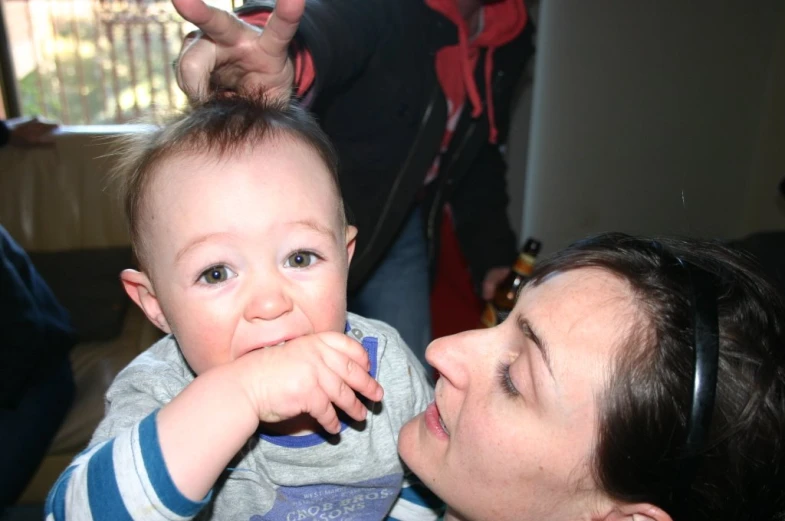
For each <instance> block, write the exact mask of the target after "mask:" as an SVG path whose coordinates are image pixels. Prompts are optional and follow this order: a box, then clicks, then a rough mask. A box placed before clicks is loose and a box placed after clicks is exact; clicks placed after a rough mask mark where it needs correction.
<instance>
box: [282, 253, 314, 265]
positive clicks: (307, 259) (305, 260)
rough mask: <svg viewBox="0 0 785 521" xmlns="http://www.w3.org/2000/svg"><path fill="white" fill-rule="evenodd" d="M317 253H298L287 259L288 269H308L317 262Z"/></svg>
mask: <svg viewBox="0 0 785 521" xmlns="http://www.w3.org/2000/svg"><path fill="white" fill-rule="evenodd" d="M317 258H318V257H317V256H316V254H315V253H313V252H310V251H296V252H294V253H292V254H291V255H289V256H288V257H287V258H286V264H285V266H286V267H287V268H307V267H308V266H310V265H311V264H313V263H314V262H316V260H317Z"/></svg>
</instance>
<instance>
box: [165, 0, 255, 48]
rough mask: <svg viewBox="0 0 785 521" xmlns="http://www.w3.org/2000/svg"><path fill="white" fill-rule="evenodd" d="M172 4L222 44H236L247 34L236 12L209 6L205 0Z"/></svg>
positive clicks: (179, 1) (182, 0)
mask: <svg viewBox="0 0 785 521" xmlns="http://www.w3.org/2000/svg"><path fill="white" fill-rule="evenodd" d="M172 5H173V6H174V8H175V10H177V12H178V13H179V14H180V16H182V17H183V18H185V19H186V20H187V21H189V22H191V23H192V24H194V25H195V26H197V27H198V28H199V29H201V30H202V32H203V33H204V34H206V35H207V36H209V37H210V38H211V39H212V40H214V41H215V42H216V43H218V44H220V45H228V46H231V45H235V44H236V43H237V42H238V41H240V40H242V38H243V37H244V36H245V31H244V29H247V28H246V27H245V24H243V22H242V21H240V19H239V18H237V17H236V16H235V15H234V13H230V12H229V11H224V10H223V9H218V8H216V7H212V6H209V5H207V4H206V3H204V0H172ZM254 35H255V34H254Z"/></svg>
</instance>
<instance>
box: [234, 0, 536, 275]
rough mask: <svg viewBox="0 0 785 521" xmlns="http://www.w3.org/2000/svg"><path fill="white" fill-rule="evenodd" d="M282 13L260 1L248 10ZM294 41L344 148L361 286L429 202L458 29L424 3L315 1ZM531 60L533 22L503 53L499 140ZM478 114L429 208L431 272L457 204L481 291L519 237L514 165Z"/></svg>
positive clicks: (319, 111) (459, 133)
mask: <svg viewBox="0 0 785 521" xmlns="http://www.w3.org/2000/svg"><path fill="white" fill-rule="evenodd" d="M272 5H273V3H272V2H270V1H268V0H256V1H254V0H251V1H250V2H246V3H245V4H244V6H243V7H242V8H240V9H239V11H238V14H239V15H240V16H242V15H243V14H244V13H248V12H252V11H254V10H257V9H271V8H272ZM296 41H297V43H298V44H299V45H303V46H305V47H306V48H307V49H308V50H309V51H310V52H311V54H312V56H313V60H314V66H315V69H316V79H315V83H314V85H313V86H312V89H315V92H314V95H315V98H314V101H313V104H312V106H311V109H312V111H313V112H314V114H315V115H316V117H317V118H318V120H319V122H320V124H321V126H322V128H323V129H324V130H325V132H326V133H327V134H328V136H329V137H330V139H331V140H332V142H333V144H334V145H335V148H336V149H337V151H338V155H339V159H340V183H341V190H342V192H343V196H344V199H345V202H346V206H347V208H348V209H349V214H350V219H351V220H352V221H353V223H354V224H356V225H357V227H358V229H359V234H358V240H357V249H356V252H355V255H354V259H353V261H352V269H351V272H350V279H349V287H350V289H353V288H355V287H357V285H359V284H360V283H361V282H362V281H363V280H364V278H365V277H366V276H367V275H368V274H369V272H370V271H371V270H372V269H373V268H374V266H375V265H376V263H378V262H379V261H380V260H381V258H382V257H383V256H384V254H385V251H386V249H387V248H388V247H389V245H390V244H391V241H392V240H393V238H394V237H395V234H396V232H397V231H398V230H399V228H400V226H401V224H402V223H403V220H404V218H405V217H406V215H407V214H408V212H409V210H410V209H411V207H412V205H413V203H414V202H415V201H416V200H417V198H418V197H423V195H422V189H423V182H424V178H425V175H426V173H427V171H428V169H429V168H430V166H431V164H432V162H433V160H434V159H435V156H436V153H437V151H438V150H439V147H440V143H441V139H442V135H443V133H444V129H445V125H446V117H447V109H446V101H445V98H444V94H443V93H442V91H441V88H440V86H439V82H438V80H437V78H436V73H435V67H434V59H435V58H434V56H435V54H436V51H437V50H438V49H440V48H442V47H444V46H446V45H454V44H455V43H456V42H457V29H456V27H455V26H454V25H453V24H452V23H451V22H450V21H449V20H447V18H445V17H444V16H442V15H441V14H439V13H437V12H435V11H433V10H431V9H430V8H428V7H427V6H426V5H425V2H424V0H308V2H307V4H306V10H305V14H304V16H303V19H302V20H301V22H300V26H299V29H298V34H297V37H296ZM532 53H533V47H532V29H531V24H529V25H527V27H526V29H525V30H524V32H523V33H522V34H521V35H520V36H519V37H518V38H517V39H515V40H514V41H513V42H511V43H510V44H508V45H506V46H504V47H500V48H498V49H496V51H495V56H494V72H493V82H492V85H493V89H494V96H493V98H494V105H495V109H496V110H495V112H496V125H497V128H498V130H499V142H500V143H503V142H504V140H505V139H506V135H507V130H508V127H509V119H510V114H509V113H510V102H511V98H512V95H513V91H514V89H515V86H516V83H517V81H518V78H519V77H520V75H521V73H522V71H523V68H524V66H525V65H526V62H527V61H528V59H529V58H530V56H531V55H532ZM484 60H485V56H484V54H483V55H482V56H481V57H480V60H479V61H478V64H477V69H476V73H477V85H478V87H479V89H480V95H481V99H483V100H484V99H485V95H484V94H485V93H484V92H483V90H484V85H485V81H484V79H483V78H482V77H481V76H480V75H481V74H482V72H481V71H483V67H484ZM309 95H310V94H309ZM470 113H471V110H470V109H466V110H464V111H463V114H462V116H461V119H460V121H459V124H458V127H457V129H456V132H455V134H454V135H453V138H452V141H451V145H450V148H449V150H448V151H447V153H446V155H445V156H444V157H443V158H442V162H441V170H440V173H439V177H438V178H437V180H436V181H434V182H432V183H430V184H429V186H428V189H427V190H426V192H425V194H424V198H423V205H424V208H423V210H424V216H425V223H424V226H425V227H426V232H427V237H428V252H429V260H430V261H431V267H432V268H433V266H434V264H435V262H434V261H435V260H436V258H437V255H438V239H439V230H440V228H439V226H440V219H441V208H442V206H443V204H444V203H445V202H449V203H450V204H451V206H452V208H453V210H454V219H455V224H456V229H457V235H458V239H459V242H460V244H461V249H462V251H463V253H464V256H465V257H466V259H467V261H468V263H469V266H470V269H471V273H472V277H473V279H474V281H475V284H477V285H479V284H480V282H481V281H482V279H483V277H484V276H485V273H486V272H487V270H488V269H490V268H492V267H495V266H508V265H509V264H510V263H511V262H512V261H513V260H514V258H515V254H516V240H515V236H514V234H513V232H512V230H511V228H510V225H509V221H508V218H507V203H508V197H507V188H506V186H507V185H506V164H505V161H504V159H503V158H502V156H501V154H500V152H499V148H498V146H496V145H492V144H489V142H488V135H489V134H488V132H489V127H488V120H487V115H485V113H483V115H482V116H481V117H480V118H478V119H473V118H472V117H471V114H470Z"/></svg>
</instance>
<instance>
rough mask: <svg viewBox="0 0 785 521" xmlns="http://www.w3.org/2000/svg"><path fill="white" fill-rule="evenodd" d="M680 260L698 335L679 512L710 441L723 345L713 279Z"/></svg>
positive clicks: (676, 493)
mask: <svg viewBox="0 0 785 521" xmlns="http://www.w3.org/2000/svg"><path fill="white" fill-rule="evenodd" d="M677 260H678V262H679V264H680V265H681V266H682V267H683V268H684V270H685V271H686V272H687V275H688V278H689V281H690V293H691V298H690V299H691V304H692V317H693V330H694V332H695V339H694V346H695V348H694V366H693V384H692V401H691V404H690V415H689V417H688V418H687V436H686V438H685V440H684V446H683V450H682V453H681V458H680V461H681V462H682V466H681V468H680V469H679V475H678V478H677V481H676V483H675V484H674V485H675V486H674V497H673V499H674V500H675V501H674V506H675V507H676V509H677V511H678V510H682V509H684V508H685V507H686V505H685V504H684V502H685V499H686V497H687V496H688V495H689V490H690V487H691V485H692V482H693V480H694V479H695V474H696V472H697V468H698V464H699V462H700V455H701V452H702V451H703V449H704V448H705V446H706V442H707V441H708V438H709V430H710V427H711V417H712V413H713V411H714V398H715V394H716V391H717V370H718V366H719V354H720V344H719V322H718V318H717V290H716V288H715V285H714V283H713V281H712V276H711V275H710V274H709V273H708V272H706V271H705V270H703V269H701V268H699V267H697V266H695V265H694V264H691V263H689V262H686V261H684V260H683V259H681V258H678V257H677ZM677 518H678V517H677Z"/></svg>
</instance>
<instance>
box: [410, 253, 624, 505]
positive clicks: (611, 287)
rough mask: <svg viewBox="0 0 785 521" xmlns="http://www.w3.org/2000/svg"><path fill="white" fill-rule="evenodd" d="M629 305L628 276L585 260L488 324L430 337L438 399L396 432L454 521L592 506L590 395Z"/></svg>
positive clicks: (597, 389)
mask: <svg viewBox="0 0 785 521" xmlns="http://www.w3.org/2000/svg"><path fill="white" fill-rule="evenodd" d="M635 309H636V308H635V305H634V302H633V298H632V292H631V289H630V288H629V287H628V286H627V285H626V283H625V282H623V281H622V280H621V279H618V278H616V277H615V276H613V275H611V274H609V273H607V272H605V271H602V270H599V269H590V268H583V269H578V270H574V271H568V272H564V273H558V274H555V275H553V276H551V277H549V278H548V279H546V280H545V281H544V282H543V283H542V284H540V285H539V286H537V287H527V288H526V289H525V290H524V291H523V292H522V293H521V296H520V298H519V300H518V303H517V305H516V307H515V310H514V311H513V313H512V314H511V315H510V317H509V318H508V319H507V320H506V321H504V322H503V323H502V324H501V325H499V326H497V327H495V328H493V329H486V330H479V331H470V332H466V333H461V334H459V335H455V336H452V337H447V338H442V339H439V340H436V341H435V342H433V343H432V344H431V345H430V346H429V347H428V351H427V354H426V357H427V359H428V361H429V362H430V363H431V365H433V367H435V368H436V369H437V370H438V371H439V372H440V373H441V377H440V378H439V380H438V381H437V383H436V392H435V402H434V404H431V406H430V407H429V408H428V409H427V410H426V412H425V413H423V414H421V415H419V416H417V417H416V418H415V419H414V420H412V421H411V422H409V423H408V424H407V425H405V426H404V428H403V430H402V431H401V435H400V439H399V450H400V453H401V456H402V457H403V459H404V461H406V463H407V464H408V465H409V467H410V468H411V469H412V470H413V471H414V472H415V473H416V474H417V475H418V476H420V478H421V479H422V480H423V482H424V483H425V484H426V485H427V486H429V487H431V488H432V490H433V491H434V492H435V493H436V494H438V495H439V496H440V497H441V498H442V499H443V500H444V501H445V502H446V503H447V504H448V505H449V506H450V511H451V514H452V516H453V517H454V518H457V519H466V520H475V521H476V520H483V519H488V520H491V519H493V520H507V519H510V520H512V519H515V520H518V521H520V520H524V521H528V520H537V521H544V520H549V519H554V520H557V519H558V520H565V519H583V518H584V517H588V514H589V513H591V512H596V511H597V509H598V508H602V507H601V504H602V503H601V502H599V503H598V500H600V499H601V495H599V494H597V493H596V490H595V486H594V483H593V481H592V478H591V473H590V456H591V454H592V449H593V447H594V444H595V440H596V431H597V410H598V409H597V403H596V399H597V396H598V394H599V393H601V392H602V391H603V389H604V387H605V382H606V377H607V374H608V369H609V364H610V361H611V357H612V356H613V355H614V353H615V349H616V347H617V346H619V345H620V344H621V343H622V341H623V339H624V338H625V335H627V334H628V333H629V329H630V327H631V325H632V324H634V323H635V320H634V315H635Z"/></svg>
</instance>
